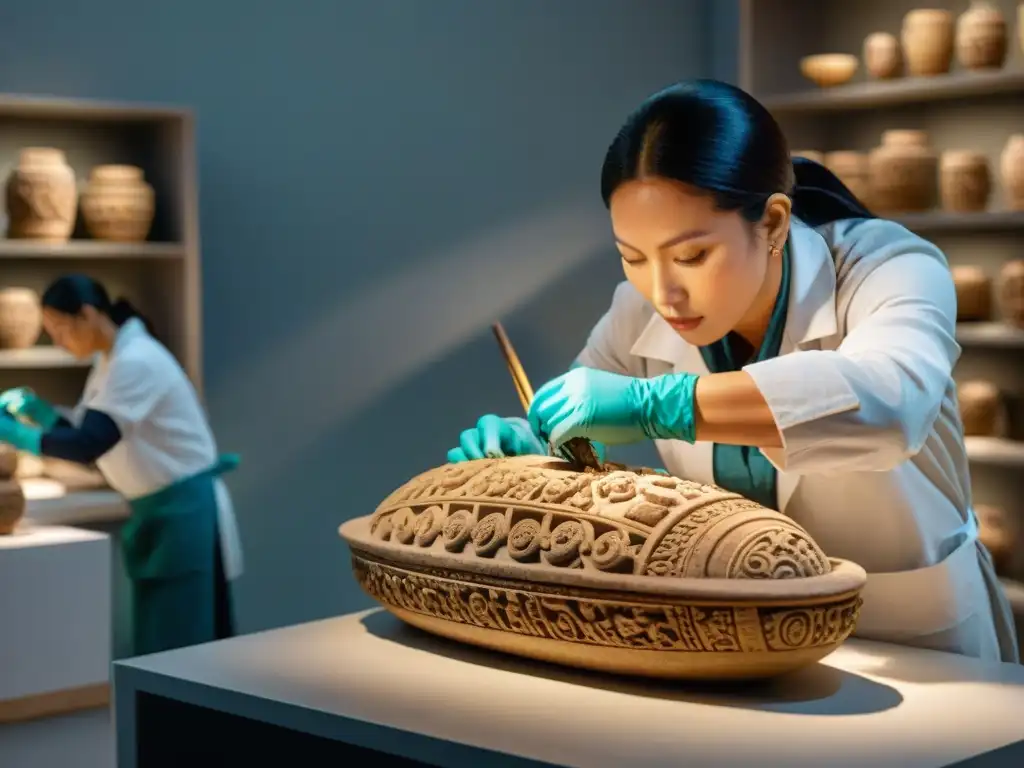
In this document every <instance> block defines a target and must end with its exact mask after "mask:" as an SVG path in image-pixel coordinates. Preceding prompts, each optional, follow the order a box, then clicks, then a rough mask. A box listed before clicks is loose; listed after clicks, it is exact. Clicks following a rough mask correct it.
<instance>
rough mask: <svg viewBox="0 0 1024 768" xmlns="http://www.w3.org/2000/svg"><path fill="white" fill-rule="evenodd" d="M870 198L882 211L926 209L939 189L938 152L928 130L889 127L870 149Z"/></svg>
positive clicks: (932, 205) (932, 204)
mask: <svg viewBox="0 0 1024 768" xmlns="http://www.w3.org/2000/svg"><path fill="white" fill-rule="evenodd" d="M869 162H870V164H871V202H872V205H873V206H874V207H875V208H876V209H877V210H878V211H879V212H884V213H904V212H914V211H927V210H929V209H930V208H932V207H934V205H935V199H936V196H937V192H938V174H939V156H938V154H936V152H935V151H934V150H933V149H932V148H931V146H929V141H928V134H927V133H926V132H924V131H917V130H902V129H900V130H890V131H885V132H884V133H883V134H882V143H881V145H880V146H878V147H876V148H875V149H873V150H871V155H870V161H869Z"/></svg>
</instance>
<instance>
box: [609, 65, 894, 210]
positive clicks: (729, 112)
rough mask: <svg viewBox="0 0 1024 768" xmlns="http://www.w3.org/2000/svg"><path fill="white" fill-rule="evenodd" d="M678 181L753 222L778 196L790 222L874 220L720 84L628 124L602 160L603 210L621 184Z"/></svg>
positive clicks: (695, 89) (679, 94) (647, 107)
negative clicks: (788, 207) (789, 207)
mask: <svg viewBox="0 0 1024 768" xmlns="http://www.w3.org/2000/svg"><path fill="white" fill-rule="evenodd" d="M644 177H661V178H666V179H675V180H676V181H680V182H683V183H684V184H688V185H690V186H693V187H696V188H698V189H701V190H705V191H707V192H709V193H710V194H711V195H712V196H713V197H714V200H715V204H716V207H717V208H719V209H720V210H723V211H738V212H739V213H740V215H742V216H743V217H744V218H745V219H746V220H747V221H750V222H757V221H759V220H760V219H761V217H762V216H763V214H764V210H765V204H766V203H767V201H768V198H769V197H771V196H772V195H774V194H776V193H779V192H781V193H784V194H788V195H789V196H790V198H791V199H792V200H793V215H795V216H796V217H797V218H799V219H801V220H802V221H804V222H805V223H806V224H808V225H810V226H812V227H816V226H821V225H822V224H827V223H829V222H833V221H839V220H841V219H858V218H874V215H873V214H872V213H871V212H870V211H869V210H868V209H867V207H865V206H864V204H863V203H861V202H860V201H859V200H858V199H857V197H856V195H854V194H853V193H852V192H851V191H850V190H849V189H847V188H846V186H845V185H844V184H843V183H842V182H841V181H840V180H839V179H838V177H836V175H835V174H833V173H832V172H831V171H829V170H828V169H827V168H825V167H823V166H821V165H819V164H818V163H815V162H814V161H812V160H808V159H806V158H795V159H793V158H790V155H789V147H788V146H787V144H786V138H785V136H784V135H783V133H782V129H781V128H780V127H779V124H778V123H777V122H776V121H775V118H773V117H772V116H771V114H770V113H769V112H768V110H767V109H765V108H764V106H762V105H761V104H760V103H759V102H758V101H757V100H756V99H755V98H754V97H753V96H751V95H749V94H748V93H746V92H745V91H742V90H741V89H739V88H736V87H735V86H732V85H728V84H727V83H722V82H718V81H717V80H686V81H683V82H681V83H677V84H676V85H673V86H670V87H669V88H666V89H665V90H663V91H659V92H658V93H656V94H654V95H653V96H651V97H649V98H648V99H647V100H646V101H645V102H644V103H643V104H641V105H640V107H639V108H637V109H636V110H635V111H634V112H633V113H632V114H631V115H630V116H629V117H628V118H627V119H626V124H625V125H624V126H623V127H622V129H621V130H620V131H619V133H618V135H617V136H616V137H615V141H613V142H612V145H611V146H610V147H609V148H608V153H607V154H606V155H605V160H604V167H603V168H602V169H601V196H602V197H603V198H604V203H605V205H606V206H607V205H608V204H609V201H610V200H611V196H612V194H613V193H614V192H615V190H616V189H617V188H618V187H619V186H620V185H621V184H623V183H625V182H627V181H632V180H634V179H639V178H644Z"/></svg>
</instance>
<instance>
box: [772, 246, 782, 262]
mask: <svg viewBox="0 0 1024 768" xmlns="http://www.w3.org/2000/svg"><path fill="white" fill-rule="evenodd" d="M771 255H772V258H773V259H778V258H780V257H781V256H782V250H781V249H780V248H779V246H777V245H776V244H775V243H772V244H771Z"/></svg>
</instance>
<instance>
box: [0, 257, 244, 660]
mask: <svg viewBox="0 0 1024 768" xmlns="http://www.w3.org/2000/svg"><path fill="white" fill-rule="evenodd" d="M42 305H43V325H44V327H45V329H46V331H47V333H48V334H49V335H50V337H51V338H52V339H53V342H54V343H55V344H57V345H58V346H60V347H63V348H64V349H66V350H67V351H69V352H70V353H71V354H73V355H74V356H75V357H77V358H79V359H88V358H92V357H95V358H96V362H95V363H94V365H93V368H92V370H91V372H90V374H89V376H88V379H87V381H86V385H85V392H84V394H83V396H82V400H81V402H79V403H78V405H77V406H76V407H75V408H74V409H72V410H69V411H65V412H64V413H61V412H60V411H59V410H58V409H57V408H55V407H53V406H51V405H50V404H49V403H47V402H45V401H44V400H42V399H40V398H39V397H37V396H36V395H35V393H33V392H32V391H31V390H29V389H27V388H18V389H14V390H8V391H7V392H4V393H3V394H2V395H0V405H2V406H3V409H4V411H5V414H4V415H0V440H4V441H6V442H8V443H10V444H12V445H14V446H15V447H17V448H18V449H20V450H23V451H29V452H31V453H34V454H37V455H43V456H54V457H57V458H61V459H66V460H70V461H77V462H80V463H83V464H91V463H93V462H95V464H96V466H97V467H98V468H99V470H100V472H102V473H103V475H104V477H105V478H106V480H107V482H108V483H109V484H110V486H111V487H112V488H113V489H114V490H116V491H118V492H120V493H121V494H123V495H124V496H125V498H126V499H127V501H128V504H129V507H130V509H131V516H130V517H129V519H128V520H127V522H126V523H125V525H124V527H123V529H122V531H121V545H122V551H123V555H124V562H125V566H126V570H127V572H128V575H129V577H130V579H131V581H132V587H133V590H132V592H133V603H132V605H133V616H132V620H133V639H134V645H135V648H134V651H135V653H136V654H137V655H141V654H145V653H153V652H156V651H162V650H168V649H171V648H177V647H182V646H186V645H194V644H196V643H202V642H207V641H210V640H215V639H219V638H223V637H229V636H231V635H232V634H233V633H234V627H233V618H232V612H231V599H230V585H229V582H230V581H231V580H232V579H234V578H235V577H237V576H238V575H239V574H240V573H241V565H242V564H241V548H240V545H239V541H238V533H237V530H236V526H235V520H234V513H233V511H232V509H231V504H230V498H229V496H228V494H227V490H226V488H225V487H224V484H223V482H222V481H221V480H220V475H221V474H223V473H224V472H227V471H230V470H231V469H233V468H234V467H235V466H236V465H237V463H238V458H237V457H235V456H230V455H229V456H220V455H218V452H217V446H216V442H215V441H214V438H213V434H212V432H211V430H210V426H209V424H208V422H207V419H206V415H205V413H204V411H203V408H202V406H201V405H200V402H199V399H198V397H197V395H196V392H195V389H194V388H193V387H192V384H191V382H190V381H189V380H188V377H187V376H186V374H185V372H184V370H182V368H181V366H180V365H179V364H178V362H177V361H176V360H175V359H174V357H173V356H172V355H171V353H170V352H169V351H168V350H167V349H166V348H165V347H164V346H163V345H162V344H161V343H160V342H159V341H157V340H156V339H154V338H153V336H152V335H151V334H150V332H149V330H148V328H147V326H146V323H145V322H144V321H143V319H142V318H141V317H140V316H139V315H138V313H137V312H136V311H135V310H134V308H133V307H132V306H131V305H130V304H129V303H128V302H127V301H125V300H123V299H122V300H118V301H116V302H113V303H112V302H111V301H110V298H109V296H108V294H107V291H106V290H105V289H104V287H103V286H102V285H100V284H99V283H97V282H96V281H95V280H93V279H91V278H89V277H87V276H85V275H68V276H64V277H61V278H59V279H58V280H56V281H55V282H54V283H53V284H52V285H50V286H49V288H47V290H46V291H45V292H44V293H43V297H42Z"/></svg>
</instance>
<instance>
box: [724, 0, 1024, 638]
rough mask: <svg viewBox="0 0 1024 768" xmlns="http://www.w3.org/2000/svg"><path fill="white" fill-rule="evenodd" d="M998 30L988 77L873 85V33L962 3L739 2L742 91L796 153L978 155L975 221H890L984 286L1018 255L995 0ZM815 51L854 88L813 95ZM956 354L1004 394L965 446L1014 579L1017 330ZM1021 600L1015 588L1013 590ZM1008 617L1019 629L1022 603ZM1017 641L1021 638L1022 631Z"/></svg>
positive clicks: (1020, 410)
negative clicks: (890, 144)
mask: <svg viewBox="0 0 1024 768" xmlns="http://www.w3.org/2000/svg"><path fill="white" fill-rule="evenodd" d="M995 5H996V6H997V7H999V9H1000V10H1001V11H1002V13H1003V15H1004V18H1005V19H1006V22H1007V28H1008V30H1007V31H1008V40H1007V43H1008V45H1007V50H1008V56H1007V60H1006V62H1005V64H1004V66H1003V67H1002V68H1001V69H998V70H988V71H974V72H972V71H965V70H964V69H963V68H962V67H961V66H960V65H959V64H958V63H957V62H956V61H955V57H954V63H953V66H952V68H951V70H950V72H949V73H948V74H945V75H939V76H934V77H902V78H897V79H893V80H888V81H871V80H869V78H868V75H867V73H866V71H865V67H864V65H863V58H862V54H863V43H864V39H865V38H866V37H867V36H868V35H869V34H871V33H873V32H889V33H891V34H894V35H896V37H897V38H899V36H900V28H901V26H902V22H903V17H904V16H905V15H906V13H907V12H908V11H910V10H913V9H915V8H921V7H929V8H944V9H946V10H949V11H951V12H952V13H953V14H954V15H955V16H959V14H961V13H963V12H964V11H966V10H967V9H968V7H969V2H968V1H967V0H934V1H930V2H928V3H927V4H925V5H922V4H921V3H920V2H916V1H915V0H896V1H895V2H889V1H888V0H886V1H884V2H883V0H859V1H858V2H856V3H851V2H848V0H785V2H783V1H782V0H741V5H740V45H739V51H740V61H739V77H740V83H739V84H740V86H741V87H743V88H744V89H745V90H747V91H748V92H750V93H752V94H753V95H755V96H756V97H757V98H758V99H759V100H760V101H761V102H762V103H763V104H765V106H767V107H768V109H769V110H770V111H771V112H772V113H773V115H774V116H775V117H776V119H777V120H778V121H779V123H780V124H781V125H782V128H783V130H784V131H785V133H786V136H787V139H788V141H789V145H790V147H791V148H793V149H797V150H812V149H813V150H818V151H822V152H830V151H837V150H855V151H860V152H866V151H868V150H870V149H872V148H874V147H876V146H878V144H879V143H880V140H881V134H882V132H883V131H885V130H888V129H921V130H924V131H926V132H927V133H928V135H929V139H930V143H931V145H932V147H933V149H934V150H936V151H937V152H942V151H945V150H949V149H973V150H978V151H981V152H983V153H985V154H986V155H987V157H988V160H989V167H990V170H991V172H992V180H993V189H992V196H991V198H990V201H989V209H988V210H987V211H986V212H981V213H950V212H946V211H942V210H934V211H929V212H925V213H908V214H904V215H896V216H892V218H894V219H895V220H897V221H899V222H900V223H902V224H903V225H904V226H906V227H907V228H908V229H911V230H913V231H914V232H917V233H918V234H920V235H922V236H923V237H927V238H928V239H930V240H932V241H933V242H935V243H936V244H937V245H939V247H941V248H942V249H943V250H944V252H945V253H946V255H947V256H948V258H949V260H950V263H951V264H952V265H961V264H962V265H968V264H970V265H975V266H978V267H981V268H982V269H984V270H985V271H986V272H987V273H988V274H989V275H990V276H991V277H992V278H993V280H994V279H995V278H996V276H997V274H998V271H999V269H1000V268H1001V267H1002V265H1003V264H1004V263H1006V262H1007V261H1009V260H1011V259H1021V258H1024V211H1014V210H1008V209H1007V208H1008V207H1007V205H1006V204H1005V201H1004V198H1003V190H1002V185H1001V183H1000V174H999V161H1000V154H1001V152H1002V151H1003V148H1004V147H1005V145H1006V142H1007V140H1008V139H1009V137H1010V136H1011V135H1012V134H1014V133H1020V132H1024V53H1022V51H1021V43H1020V38H1019V32H1018V30H1017V24H1018V17H1017V5H1018V3H1017V0H997V1H996V2H995ZM816 53H852V54H855V55H857V56H858V57H859V58H861V59H862V63H861V65H860V68H859V70H858V72H857V74H856V75H855V76H854V80H853V81H852V82H851V83H849V84H847V85H842V86H836V87H831V88H819V87H818V86H816V85H815V84H813V83H811V82H810V81H808V80H806V79H805V78H804V77H803V76H802V75H801V73H800V64H799V62H800V59H801V58H802V57H804V56H807V55H811V54H816ZM957 340H958V342H959V343H960V345H961V347H962V348H963V354H962V356H961V359H960V362H959V363H958V364H957V368H956V370H955V371H954V377H955V378H956V379H957V381H965V380H967V379H974V378H981V379H987V380H989V381H992V382H993V383H994V384H996V386H998V387H999V388H1000V390H1001V391H1002V392H1003V393H1004V395H1006V396H1007V399H1008V407H1009V413H1008V417H1009V418H1008V424H1009V432H1008V435H1007V437H1006V438H1005V439H994V438H973V437H972V438H969V439H968V440H967V450H968V457H969V459H970V461H971V474H972V483H973V496H974V501H975V503H976V504H996V505H1000V506H1002V507H1004V508H1005V509H1006V510H1007V511H1008V512H1009V513H1011V514H1015V515H1016V516H1017V517H1018V522H1019V523H1020V530H1021V531H1022V538H1021V540H1020V542H1019V543H1018V547H1019V550H1020V551H1019V552H1018V555H1019V556H1015V557H1014V558H1013V560H1014V561H1015V563H1014V564H1013V565H1011V571H1012V572H1011V573H1008V574H1004V575H1005V576H1006V578H1007V579H1008V580H1009V581H1008V583H1011V584H1017V583H1018V582H1024V498H1022V496H1021V493H1020V488H1021V479H1020V478H1021V472H1022V471H1024V355H1022V354H1021V351H1022V350H1024V330H1021V329H1017V328H1014V327H1012V326H1010V325H1008V324H1004V323H1002V322H1000V318H998V317H996V318H993V322H985V323H961V324H958V326H957ZM1018 592H1020V594H1024V586H1021V587H1020V589H1019V590H1018ZM1017 606H1018V608H1020V611H1019V614H1020V615H1019V616H1018V619H1019V620H1020V621H1021V622H1022V624H1021V628H1022V630H1024V603H1021V601H1020V599H1018V600H1017ZM1022 641H1024V633H1022Z"/></svg>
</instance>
